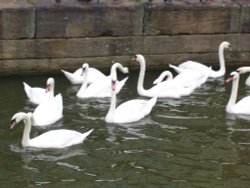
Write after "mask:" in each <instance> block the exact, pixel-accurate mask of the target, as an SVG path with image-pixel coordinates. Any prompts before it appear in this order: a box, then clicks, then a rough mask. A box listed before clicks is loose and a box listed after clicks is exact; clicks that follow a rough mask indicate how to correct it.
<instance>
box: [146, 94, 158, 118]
mask: <svg viewBox="0 0 250 188" xmlns="http://www.w3.org/2000/svg"><path fill="white" fill-rule="evenodd" d="M156 102H157V97H153V98H152V99H150V100H149V101H148V102H147V108H145V111H144V113H145V115H148V114H149V113H150V112H151V110H152V108H153V107H154V105H155V104H156Z"/></svg>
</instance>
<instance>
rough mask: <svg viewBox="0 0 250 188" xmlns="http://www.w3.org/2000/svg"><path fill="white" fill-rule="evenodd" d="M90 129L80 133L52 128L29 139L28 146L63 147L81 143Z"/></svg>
mask: <svg viewBox="0 0 250 188" xmlns="http://www.w3.org/2000/svg"><path fill="white" fill-rule="evenodd" d="M92 131H93V129H91V130H90V131H88V132H86V133H83V134H82V133H79V132H77V131H73V130H67V129H60V130H52V131H48V132H46V133H44V134H41V135H40V136H38V137H35V138H33V139H31V140H30V146H31V147H37V148H64V147H68V146H71V145H75V144H79V143H82V142H83V141H84V140H85V139H86V137H87V136H88V135H89V134H90V133H91V132H92Z"/></svg>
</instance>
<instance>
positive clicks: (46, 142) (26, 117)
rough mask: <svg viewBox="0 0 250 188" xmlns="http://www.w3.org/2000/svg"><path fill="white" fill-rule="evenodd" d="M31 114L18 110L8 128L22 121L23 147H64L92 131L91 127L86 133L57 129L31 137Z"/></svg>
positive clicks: (82, 138)
mask: <svg viewBox="0 0 250 188" xmlns="http://www.w3.org/2000/svg"><path fill="white" fill-rule="evenodd" d="M32 116H33V115H32V113H24V112H18V113H16V114H15V115H14V116H13V117H12V118H11V126H10V129H13V128H14V127H15V126H16V125H17V124H18V123H19V122H20V121H23V122H24V131H23V137H22V146H23V147H34V148H65V147H69V146H72V145H75V144H79V143H82V142H83V141H84V140H85V139H86V137H87V136H88V135H89V134H90V133H91V132H92V131H93V129H91V130H89V131H88V132H86V133H80V132H77V131H73V130H67V129H59V130H52V131H48V132H46V133H43V134H41V135H39V136H37V137H35V138H32V139H31V138H30V132H31V126H32Z"/></svg>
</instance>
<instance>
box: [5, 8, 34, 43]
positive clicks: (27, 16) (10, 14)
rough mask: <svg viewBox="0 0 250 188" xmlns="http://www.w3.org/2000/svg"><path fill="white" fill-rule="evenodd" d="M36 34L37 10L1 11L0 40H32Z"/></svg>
mask: <svg viewBox="0 0 250 188" xmlns="http://www.w3.org/2000/svg"><path fill="white" fill-rule="evenodd" d="M34 33H35V9H33V8H26V9H2V10H0V38H1V39H21V38H32V37H34Z"/></svg>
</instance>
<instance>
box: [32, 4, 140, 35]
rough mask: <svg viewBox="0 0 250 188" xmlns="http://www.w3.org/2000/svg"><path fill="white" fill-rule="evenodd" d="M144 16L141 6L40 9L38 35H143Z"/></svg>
mask: <svg viewBox="0 0 250 188" xmlns="http://www.w3.org/2000/svg"><path fill="white" fill-rule="evenodd" d="M142 17H143V9H142V8H140V7H139V6H137V7H133V6H131V7H120V8H115V7H112V6H111V7H109V6H106V7H104V6H91V7H68V8H66V9H62V8H53V9H51V8H50V9H48V8H39V9H38V10H37V32H36V38H59V37H60V38H71V37H93V36H95V37H96V36H133V35H141V28H142Z"/></svg>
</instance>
